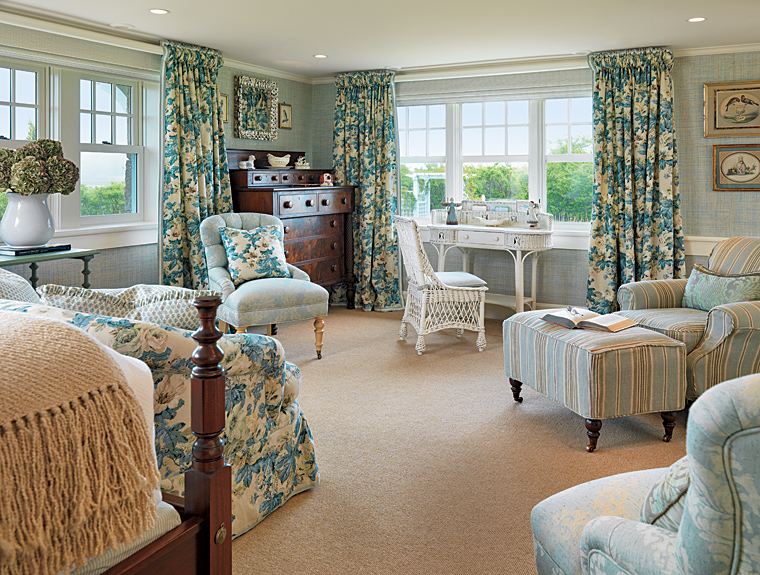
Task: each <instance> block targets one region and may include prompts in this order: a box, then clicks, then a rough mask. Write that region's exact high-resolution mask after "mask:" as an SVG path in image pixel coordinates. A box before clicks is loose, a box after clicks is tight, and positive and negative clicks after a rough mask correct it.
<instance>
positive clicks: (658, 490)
mask: <svg viewBox="0 0 760 575" xmlns="http://www.w3.org/2000/svg"><path fill="white" fill-rule="evenodd" d="M689 483H690V477H689V456H688V455H686V456H684V457H682V458H681V459H679V460H678V461H676V462H675V463H674V464H673V465H671V466H670V467H668V468H667V469H666V470H665V473H663V474H662V477H660V479H659V480H658V481H657V483H655V484H654V485H652V488H651V489H650V490H649V493H648V494H647V496H646V498H645V499H644V505H642V507H641V520H642V521H643V522H644V523H651V524H652V525H657V526H658V527H662V528H664V529H667V530H668V531H673V532H674V533H675V532H677V531H678V526H679V524H680V523H681V518H682V517H683V510H684V505H685V499H686V492H687V490H688V489H689Z"/></svg>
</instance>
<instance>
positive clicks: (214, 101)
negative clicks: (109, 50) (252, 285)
mask: <svg viewBox="0 0 760 575" xmlns="http://www.w3.org/2000/svg"><path fill="white" fill-rule="evenodd" d="M163 47H164V96H165V99H164V107H165V108H164V110H165V111H164V126H165V134H164V187H163V194H162V226H163V227H162V230H163V238H162V239H163V242H162V248H163V249H162V258H161V259H162V274H163V283H165V284H167V285H175V286H184V287H188V288H193V289H204V288H205V287H206V286H207V283H208V278H207V272H206V262H205V259H204V257H203V246H202V245H201V240H200V234H199V231H198V228H199V226H200V223H201V222H202V221H203V220H204V219H205V218H207V217H208V216H211V215H214V214H219V213H223V212H231V211H232V192H231V189H230V177H229V172H228V171H227V152H226V150H225V145H224V128H223V126H222V115H221V111H222V110H221V102H220V99H219V89H218V88H217V84H216V78H217V74H218V71H219V68H221V66H222V62H223V61H222V57H221V55H220V54H219V53H218V52H216V51H214V50H209V49H206V48H199V47H196V46H188V45H186V44H179V43H175V42H165V43H164V44H163Z"/></svg>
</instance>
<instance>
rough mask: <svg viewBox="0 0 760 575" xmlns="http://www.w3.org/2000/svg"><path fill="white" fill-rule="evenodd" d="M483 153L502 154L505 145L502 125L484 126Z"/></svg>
mask: <svg viewBox="0 0 760 575" xmlns="http://www.w3.org/2000/svg"><path fill="white" fill-rule="evenodd" d="M485 137H486V145H485V148H486V149H485V154H486V155H487V156H489V155H500V156H502V155H504V150H505V148H506V145H505V143H504V140H505V139H506V134H505V130H504V128H503V127H499V128H485Z"/></svg>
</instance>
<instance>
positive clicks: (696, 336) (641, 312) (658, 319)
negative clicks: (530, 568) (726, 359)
mask: <svg viewBox="0 0 760 575" xmlns="http://www.w3.org/2000/svg"><path fill="white" fill-rule="evenodd" d="M617 313H618V314H619V315H623V316H625V317H629V318H631V319H632V320H633V321H635V322H636V323H638V324H639V325H641V326H645V327H646V328H647V329H651V330H654V331H656V332H657V333H661V334H663V335H667V336H668V337H672V338H673V339H677V340H678V341H682V342H684V343H685V344H686V353H691V352H692V350H693V349H694V348H695V347H696V346H697V344H698V343H699V340H701V339H702V335H704V333H705V324H707V312H706V311H702V310H701V309H692V308H689V307H682V308H673V309H636V310H632V311H621V312H617Z"/></svg>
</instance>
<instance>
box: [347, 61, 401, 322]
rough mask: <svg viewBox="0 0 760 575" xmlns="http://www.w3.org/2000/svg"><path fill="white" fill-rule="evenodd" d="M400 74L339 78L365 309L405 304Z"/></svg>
mask: <svg viewBox="0 0 760 575" xmlns="http://www.w3.org/2000/svg"><path fill="white" fill-rule="evenodd" d="M394 77H395V74H394V73H393V72H390V71H377V72H360V73H347V74H341V75H339V76H338V77H337V78H336V80H335V85H336V88H337V94H336V98H335V131H334V140H333V168H334V173H335V180H336V182H337V183H338V184H341V185H352V186H357V190H356V211H355V212H354V215H353V227H354V275H355V276H356V280H357V286H356V294H355V304H356V306H357V307H361V308H362V309H364V310H365V311H370V310H373V309H374V310H378V311H388V310H392V309H401V307H402V306H401V296H400V292H399V282H398V265H397V264H398V243H397V240H396V235H395V232H394V230H393V214H394V211H395V206H396V170H397V166H396V116H395V113H396V106H395V95H394V86H393V80H394Z"/></svg>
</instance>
